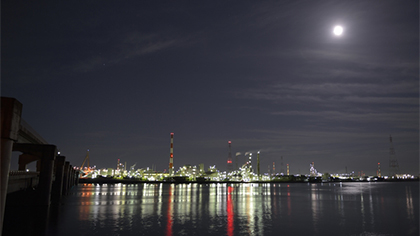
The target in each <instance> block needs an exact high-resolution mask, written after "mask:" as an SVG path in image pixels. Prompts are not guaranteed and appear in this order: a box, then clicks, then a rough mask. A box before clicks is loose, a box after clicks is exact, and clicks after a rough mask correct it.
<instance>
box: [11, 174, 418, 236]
mask: <svg viewBox="0 0 420 236" xmlns="http://www.w3.org/2000/svg"><path fill="white" fill-rule="evenodd" d="M45 215H46V216H45V217H46V218H47V219H48V220H47V221H46V223H45V224H44V225H45V228H44V229H43V230H44V231H43V232H42V230H38V231H37V232H36V235H40V234H41V235H42V234H44V235H229V236H230V235H419V183H418V182H388V183H379V182H367V183H357V182H355V183H289V184H288V183H286V184H273V183H271V184H269V183H265V184H256V183H238V184H216V183H213V184H197V183H190V184H162V183H160V184H150V183H141V184H102V185H99V184H97V185H94V184H79V185H78V186H77V187H74V188H73V190H72V191H71V193H70V195H68V196H66V197H65V198H63V199H62V203H61V205H60V206H58V207H51V209H50V211H49V213H48V214H45ZM37 220H38V221H40V222H41V221H42V216H40V217H38V219H37ZM44 221H45V220H44ZM9 223H10V222H9ZM19 233H20V234H25V235H27V234H30V233H34V231H31V230H27V229H24V228H21V229H12V228H11V227H10V226H9V227H8V232H7V233H6V234H4V235H16V234H19ZM34 235H35V233H34Z"/></svg>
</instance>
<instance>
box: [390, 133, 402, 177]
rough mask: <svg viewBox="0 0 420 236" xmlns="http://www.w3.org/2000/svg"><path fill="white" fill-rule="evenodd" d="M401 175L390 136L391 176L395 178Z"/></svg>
mask: <svg viewBox="0 0 420 236" xmlns="http://www.w3.org/2000/svg"><path fill="white" fill-rule="evenodd" d="M399 173H400V167H399V165H398V161H397V157H396V156H395V151H394V145H393V144H392V137H391V135H389V176H395V175H397V174H399Z"/></svg>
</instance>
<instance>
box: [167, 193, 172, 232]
mask: <svg viewBox="0 0 420 236" xmlns="http://www.w3.org/2000/svg"><path fill="white" fill-rule="evenodd" d="M168 199H169V200H168V212H167V215H166V217H167V218H168V223H167V224H166V236H172V185H170V186H169V198H168Z"/></svg>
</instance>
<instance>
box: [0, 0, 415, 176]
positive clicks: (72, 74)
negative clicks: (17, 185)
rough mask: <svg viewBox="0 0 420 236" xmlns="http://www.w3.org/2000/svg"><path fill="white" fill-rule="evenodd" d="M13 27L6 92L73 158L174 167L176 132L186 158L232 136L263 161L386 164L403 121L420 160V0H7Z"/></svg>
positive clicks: (199, 159)
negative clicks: (171, 161) (171, 159)
mask: <svg viewBox="0 0 420 236" xmlns="http://www.w3.org/2000/svg"><path fill="white" fill-rule="evenodd" d="M335 25H341V26H342V27H343V28H344V32H343V34H342V35H340V36H336V35H334V34H333V28H334V26H335ZM1 27H2V28H1V50H2V51H1V62H2V67H1V95H2V96H6V97H14V98H16V99H18V100H19V101H20V102H21V103H22V104H23V114H22V117H23V119H24V120H25V121H26V122H27V123H29V124H30V125H31V126H32V127H33V128H34V129H35V130H36V131H37V132H38V133H39V134H41V135H42V136H43V137H44V138H45V139H46V140H47V141H48V142H50V143H51V144H55V145H57V147H58V148H59V149H60V151H61V154H62V155H64V156H66V158H67V160H68V161H70V162H71V164H72V165H75V166H78V165H81V164H82V162H83V159H84V158H85V155H86V150H87V149H90V160H91V164H92V165H96V166H97V167H98V168H103V167H116V164H117V159H118V158H120V159H121V161H122V162H127V166H131V165H133V164H135V163H137V164H136V168H142V167H143V168H146V167H150V168H151V167H152V165H155V166H156V169H157V170H159V171H163V170H164V169H167V168H168V163H169V152H170V151H169V149H170V133H171V132H174V133H175V135H174V136H175V137H174V166H175V169H178V168H179V167H180V166H181V165H185V164H191V165H198V164H200V163H204V164H205V167H206V169H207V168H208V166H209V165H216V167H217V168H218V169H220V170H225V169H226V160H227V157H228V141H229V140H231V141H232V157H233V160H234V161H235V154H236V153H237V152H240V153H241V155H240V156H239V157H238V159H239V162H240V165H242V164H243V163H244V162H245V161H246V159H245V157H244V154H245V152H254V157H256V153H255V152H256V151H258V150H261V156H260V157H261V171H263V172H267V168H268V166H269V165H270V166H271V165H272V163H273V162H276V170H277V171H279V170H280V168H281V166H280V158H281V156H283V163H284V167H283V169H284V170H285V169H286V164H289V165H290V172H291V174H298V173H301V174H309V164H310V163H311V162H315V168H316V169H317V170H318V171H320V172H329V173H337V172H345V168H346V167H347V169H348V172H350V171H352V170H354V171H355V172H356V173H357V172H358V171H363V172H365V173H366V174H375V173H376V169H377V163H378V162H380V163H381V167H382V173H383V174H387V173H388V162H389V156H390V155H389V148H390V143H389V136H390V135H392V137H393V144H394V148H395V153H396V157H397V160H398V163H399V166H400V171H401V172H402V173H411V174H418V173H419V2H418V1H414V0H413V1H412V0H407V1H386V0H385V1H366V0H363V1H336V0H331V1H263V2H262V1H80V2H75V1H65V2H58V1H50V2H49V3H46V2H39V1H2V3H1ZM18 154H19V153H17V154H14V157H16V156H17V155H18ZM14 166H17V158H14V159H13V160H12V169H13V167H14ZM234 166H235V164H234Z"/></svg>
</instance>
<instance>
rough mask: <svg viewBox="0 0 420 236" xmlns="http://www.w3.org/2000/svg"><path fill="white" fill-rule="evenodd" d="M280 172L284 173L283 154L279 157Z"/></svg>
mask: <svg viewBox="0 0 420 236" xmlns="http://www.w3.org/2000/svg"><path fill="white" fill-rule="evenodd" d="M280 174H284V168H283V156H281V157H280Z"/></svg>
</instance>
